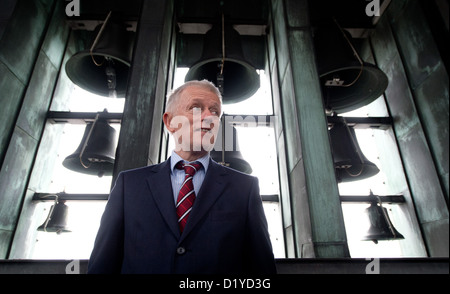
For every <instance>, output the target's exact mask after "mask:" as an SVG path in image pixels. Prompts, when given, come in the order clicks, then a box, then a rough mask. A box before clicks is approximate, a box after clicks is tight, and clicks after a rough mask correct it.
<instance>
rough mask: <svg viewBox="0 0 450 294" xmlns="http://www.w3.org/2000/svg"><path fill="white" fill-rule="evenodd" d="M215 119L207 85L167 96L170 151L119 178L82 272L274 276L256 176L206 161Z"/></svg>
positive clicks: (216, 105)
mask: <svg viewBox="0 0 450 294" xmlns="http://www.w3.org/2000/svg"><path fill="white" fill-rule="evenodd" d="M220 115H221V95H220V93H219V91H218V89H217V88H216V87H215V86H214V85H213V84H212V83H210V82H207V81H192V82H188V83H186V84H184V85H183V86H181V87H180V88H178V89H177V90H175V91H174V92H173V93H172V94H171V95H170V96H169V98H168V102H167V107H166V112H165V113H164V115H163V121H164V124H165V126H166V128H167V130H168V131H169V132H170V133H171V134H172V135H173V137H174V140H175V150H174V152H172V156H171V157H170V158H169V159H168V160H167V161H165V162H163V163H161V164H157V165H153V166H148V167H144V168H139V169H134V170H130V171H125V172H122V173H120V174H119V176H118V178H117V181H116V183H115V186H114V188H113V190H112V191H111V194H110V197H109V200H108V203H107V205H106V208H105V212H104V214H103V216H102V220H101V224H100V228H99V231H98V234H97V238H96V240H95V245H94V249H93V251H92V254H91V258H90V260H89V266H88V273H150V274H151V273H158V274H159V273H181V274H245V273H248V274H250V273H259V274H272V273H275V272H276V270H275V263H274V257H273V253H272V246H271V243H270V239H269V234H268V230H267V222H266V219H265V215H264V211H263V207H262V202H261V198H260V195H259V187H258V180H257V178H255V177H252V176H249V175H246V174H243V173H240V172H238V171H235V170H232V169H230V168H227V167H223V166H222V165H220V164H218V163H216V162H214V161H213V160H212V159H210V157H209V151H210V150H211V149H212V147H213V146H214V140H215V138H216V136H217V132H218V127H219V122H220ZM180 165H181V166H184V167H180ZM194 167H195V168H194ZM178 168H183V169H184V170H183V169H178ZM194 170H195V171H196V172H195V173H193V171H194ZM191 173H193V175H192V174H191ZM191 184H192V185H193V188H192V186H190V188H189V187H187V186H189V185H191ZM188 199H189V200H188ZM191 204H192V206H191ZM183 209H184V210H183ZM179 210H182V211H181V212H180V211H179Z"/></svg>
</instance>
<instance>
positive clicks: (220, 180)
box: [180, 160, 227, 242]
mask: <svg viewBox="0 0 450 294" xmlns="http://www.w3.org/2000/svg"><path fill="white" fill-rule="evenodd" d="M226 175H227V173H226V169H224V168H222V167H221V166H220V165H219V164H218V163H216V162H214V161H212V160H210V162H209V166H208V171H207V173H206V175H205V179H204V180H203V184H202V187H201V188H200V191H199V193H198V195H197V199H196V200H195V202H194V206H193V207H192V211H191V213H190V215H189V219H188V221H187V223H186V227H185V228H184V231H183V234H182V235H181V239H180V242H181V241H182V240H183V239H184V238H185V237H186V236H187V235H188V234H189V232H191V231H192V229H193V228H194V227H195V226H196V225H197V224H198V222H199V221H200V220H201V219H202V218H203V216H204V215H205V214H206V213H207V212H208V211H209V209H210V207H211V206H212V205H213V204H214V203H215V202H216V200H217V199H218V198H219V197H220V196H221V195H222V192H223V191H224V189H225V187H226V177H225V176H226Z"/></svg>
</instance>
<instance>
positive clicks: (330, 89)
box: [314, 23, 388, 113]
mask: <svg viewBox="0 0 450 294" xmlns="http://www.w3.org/2000/svg"><path fill="white" fill-rule="evenodd" d="M314 42H315V50H316V57H317V67H318V71H319V76H320V83H321V87H322V92H323V96H324V102H325V107H326V108H327V109H329V110H331V111H334V112H336V113H344V112H348V111H352V110H355V109H358V108H360V107H362V106H365V105H367V104H369V103H371V102H373V101H374V100H375V99H377V98H378V97H380V96H381V95H382V94H383V92H384V91H385V90H386V88H387V85H388V78H387V76H386V74H385V73H384V72H383V71H381V70H380V69H379V68H378V67H376V66H375V65H373V64H370V63H367V62H365V61H364V60H362V59H361V58H360V56H359V55H358V53H357V51H358V50H357V49H356V47H357V45H355V44H354V43H355V42H353V41H352V37H351V35H350V34H349V33H348V32H347V31H345V30H341V28H340V27H339V26H338V25H337V24H336V23H330V24H329V25H328V26H324V27H320V28H318V29H317V31H315V33H314ZM354 50H355V52H356V53H355V52H354Z"/></svg>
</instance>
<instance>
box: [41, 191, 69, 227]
mask: <svg viewBox="0 0 450 294" xmlns="http://www.w3.org/2000/svg"><path fill="white" fill-rule="evenodd" d="M64 202H65V201H58V196H56V198H55V204H53V205H52V206H51V207H50V212H49V213H48V216H47V219H46V220H45V221H44V223H43V224H42V225H41V226H39V227H38V229H37V230H38V231H41V232H49V233H57V234H61V233H66V232H71V230H69V229H68V227H67V218H68V212H69V207H68V206H67V205H65V204H64Z"/></svg>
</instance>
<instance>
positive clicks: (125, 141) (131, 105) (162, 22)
mask: <svg viewBox="0 0 450 294" xmlns="http://www.w3.org/2000/svg"><path fill="white" fill-rule="evenodd" d="M142 2H143V4H142V11H141V16H140V19H139V22H138V26H137V33H136V42H135V45H134V55H133V61H132V65H131V69H130V76H129V81H128V88H127V93H126V97H125V99H126V100H125V107H124V112H123V119H122V125H121V131H120V137H119V143H118V148H117V152H116V153H117V154H116V164H115V172H114V176H117V174H118V172H120V171H123V170H126V169H131V168H136V167H141V166H146V165H148V164H153V163H157V162H158V160H159V154H160V145H161V144H160V141H161V136H162V130H163V129H162V113H163V109H164V102H165V95H166V90H167V89H166V88H167V84H168V83H167V81H168V77H169V73H170V72H171V71H172V69H171V68H170V66H169V64H170V62H169V61H170V59H171V55H172V52H173V49H172V48H173V46H172V33H173V1H172V0H164V1H161V0H146V1H142Z"/></svg>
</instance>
